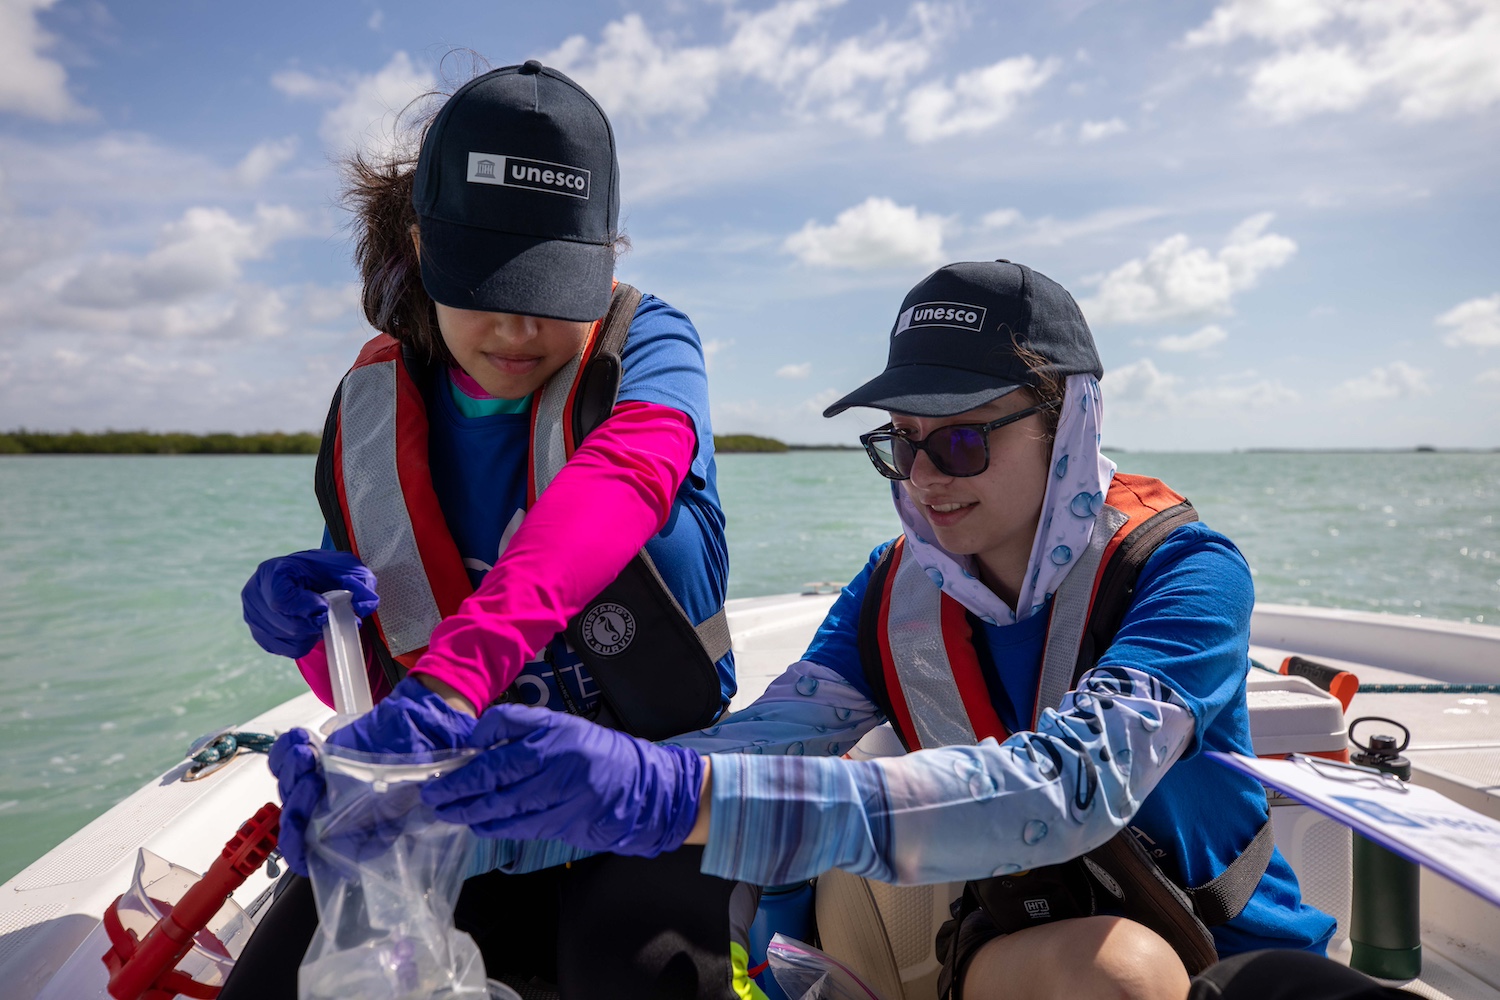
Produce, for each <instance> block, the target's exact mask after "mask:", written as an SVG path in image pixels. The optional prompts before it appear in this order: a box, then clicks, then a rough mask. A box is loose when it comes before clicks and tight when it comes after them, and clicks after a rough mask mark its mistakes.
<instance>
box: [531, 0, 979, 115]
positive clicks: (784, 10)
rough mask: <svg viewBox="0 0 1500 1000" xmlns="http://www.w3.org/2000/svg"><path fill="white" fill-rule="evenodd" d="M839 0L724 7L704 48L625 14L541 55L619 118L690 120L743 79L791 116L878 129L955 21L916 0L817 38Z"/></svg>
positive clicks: (784, 0)
mask: <svg viewBox="0 0 1500 1000" xmlns="http://www.w3.org/2000/svg"><path fill="white" fill-rule="evenodd" d="M844 2H845V0H782V2H780V3H776V4H774V5H773V6H771V7H768V8H766V9H764V10H761V11H756V12H753V13H751V12H746V11H741V10H737V9H735V8H734V7H733V5H732V4H729V5H726V11H725V32H726V35H727V37H726V39H725V40H724V41H723V42H721V43H719V44H705V45H681V44H678V43H677V42H676V41H675V39H673V38H672V36H671V35H670V34H667V33H654V32H653V31H652V30H651V29H650V27H648V26H647V24H646V21H645V19H644V18H643V17H641V15H639V14H635V13H631V14H626V15H625V16H624V17H622V18H620V19H619V20H618V21H612V22H610V23H609V24H607V25H605V27H604V29H603V30H602V31H601V32H600V36H599V40H598V41H597V42H591V41H590V40H589V39H588V38H586V37H584V36H583V35H574V36H572V37H570V38H568V39H567V40H566V41H564V42H563V43H562V45H560V46H559V47H558V48H557V49H555V50H553V51H552V52H550V53H547V54H546V55H544V56H543V57H542V61H543V62H545V63H547V64H549V65H553V66H557V67H558V68H559V69H562V70H564V71H565V72H567V73H568V74H569V75H570V76H572V77H573V78H574V79H576V80H577V81H578V82H579V83H581V84H582V85H583V86H584V87H585V88H586V89H587V90H588V91H589V92H590V93H591V94H593V95H594V96H595V97H596V98H598V100H599V101H600V103H602V104H603V105H604V106H605V108H606V109H607V110H608V111H609V112H610V114H611V115H614V116H616V117H632V118H635V119H637V120H646V119H650V118H655V117H661V116H671V117H674V118H677V119H679V120H685V121H694V120H696V119H699V118H701V117H703V116H704V115H706V114H707V113H708V111H709V109H710V108H711V107H712V105H713V102H714V100H715V99H716V98H717V97H718V95H719V94H720V92H721V91H722V90H723V89H724V88H725V87H727V86H729V85H732V84H734V83H737V82H741V81H748V82H753V83H758V84H761V85H764V86H768V87H770V88H771V89H773V90H775V91H776V92H777V93H779V94H780V95H781V96H782V97H783V99H784V100H785V102H786V108H787V110H789V111H791V112H792V113H794V114H796V115H799V116H802V117H807V118H811V119H822V120H828V119H831V120H834V121H840V122H844V123H846V124H849V125H851V126H853V127H855V128H858V129H860V130H862V131H865V132H869V133H878V132H880V131H881V130H882V129H883V128H884V126H885V121H886V118H887V117H888V116H889V114H890V113H891V112H892V111H893V110H894V109H895V108H896V106H897V104H898V102H899V97H900V94H901V93H902V92H904V90H906V89H907V84H908V81H909V80H911V79H912V78H913V77H914V76H915V75H916V74H918V73H920V72H921V71H922V70H924V69H925V68H927V66H928V65H929V64H930V63H931V62H932V59H933V56H934V53H935V52H936V50H937V46H938V44H939V43H940V42H941V41H942V40H943V38H945V37H946V36H947V35H948V34H950V33H951V25H952V23H953V21H954V17H953V16H952V15H951V14H949V13H948V12H947V10H946V9H945V8H943V7H939V6H938V5H935V4H925V3H918V4H916V5H914V6H913V8H912V10H911V13H910V14H909V16H908V17H907V18H906V21H905V23H904V24H902V25H901V26H900V27H898V28H894V29H892V28H890V27H888V26H887V25H885V24H884V23H880V24H877V25H876V26H875V27H874V28H871V29H870V30H868V31H865V32H863V33H861V34H857V35H851V36H847V37H844V38H830V37H828V36H827V35H826V34H817V35H814V32H815V30H816V29H817V28H818V27H819V26H820V25H821V24H822V23H823V22H824V19H825V16H826V15H827V14H828V12H829V11H831V10H832V9H834V8H836V7H840V6H842V5H843V4H844Z"/></svg>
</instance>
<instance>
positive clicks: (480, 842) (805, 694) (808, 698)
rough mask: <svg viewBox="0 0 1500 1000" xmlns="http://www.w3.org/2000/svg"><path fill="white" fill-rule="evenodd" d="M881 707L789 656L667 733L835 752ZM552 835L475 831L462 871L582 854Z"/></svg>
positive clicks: (706, 742) (757, 748)
mask: <svg viewBox="0 0 1500 1000" xmlns="http://www.w3.org/2000/svg"><path fill="white" fill-rule="evenodd" d="M883 718H884V717H883V716H882V715H881V714H880V711H879V710H878V709H877V708H876V707H875V706H874V705H873V704H872V703H871V702H870V700H869V699H868V698H866V697H865V696H864V695H863V694H861V693H860V692H859V690H858V689H857V688H855V687H854V686H853V685H852V684H850V683H849V682H848V681H847V680H845V679H844V677H843V675H842V674H839V673H838V672H837V671H834V670H830V669H828V668H827V667H824V666H821V665H820V664H817V663H812V662H809V661H807V660H801V661H798V662H797V663H794V664H792V665H791V666H790V667H788V668H787V669H786V671H785V672H784V673H783V674H782V675H781V676H780V677H778V678H776V680H774V681H772V682H771V683H770V685H769V686H768V687H767V688H766V690H765V693H764V694H762V695H761V696H760V697H759V698H757V699H756V700H755V702H754V703H753V704H751V705H749V706H747V707H745V708H743V709H741V710H740V711H738V712H735V713H734V714H733V715H727V716H725V717H724V718H723V719H721V720H719V722H718V724H717V725H714V726H710V727H709V728H708V729H703V730H699V731H698V732H694V733H686V734H684V735H682V736H678V737H675V738H674V739H671V740H668V741H666V742H668V743H675V744H677V745H679V746H685V747H690V748H691V749H694V750H697V751H698V752H699V753H701V754H704V755H707V754H714V753H746V754H791V755H793V756H796V755H800V754H811V755H823V754H826V755H834V756H836V755H838V754H841V753H844V752H845V751H846V750H848V749H849V748H850V747H852V746H853V745H854V744H856V743H858V742H859V738H860V737H861V736H863V735H864V734H865V733H867V732H869V731H870V730H871V729H873V728H874V727H875V726H877V725H879V724H880V722H881V721H883ZM592 853H593V852H592V851H585V850H580V849H579V848H576V847H571V846H569V845H567V844H564V843H562V842H561V841H556V840H527V841H515V840H490V839H487V838H484V837H479V838H476V842H475V844H474V849H473V852H472V854H471V855H470V859H469V869H468V872H467V874H466V875H465V877H466V878H468V877H473V876H475V875H482V874H484V873H485V872H488V871H495V870H499V871H503V872H506V873H507V874H511V875H519V874H522V873H524V872H534V871H539V870H541V869H543V868H551V867H552V866H554V865H560V864H563V863H564V862H568V861H577V860H579V859H581V858H586V857H588V856H589V855H590V854H592Z"/></svg>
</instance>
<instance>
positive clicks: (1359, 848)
mask: <svg viewBox="0 0 1500 1000" xmlns="http://www.w3.org/2000/svg"><path fill="white" fill-rule="evenodd" d="M1366 721H1379V722H1390V723H1391V724H1392V725H1394V726H1396V727H1398V728H1399V729H1400V730H1401V731H1402V732H1403V733H1404V734H1405V736H1406V738H1405V739H1404V740H1402V741H1401V743H1400V744H1399V745H1397V743H1396V738H1395V737H1394V736H1387V735H1384V734H1381V735H1377V736H1372V737H1371V738H1370V742H1369V745H1365V744H1362V743H1359V742H1358V741H1356V740H1355V739H1354V736H1353V733H1354V727H1355V726H1356V725H1358V724H1359V723H1361V722H1366ZM1349 733H1350V737H1349V738H1350V742H1352V743H1354V745H1355V746H1357V747H1359V751H1360V752H1358V753H1355V754H1351V755H1350V757H1349V760H1350V762H1351V763H1354V764H1360V765H1362V766H1364V767H1373V768H1377V769H1378V770H1381V771H1385V772H1386V773H1387V774H1394V775H1395V776H1396V777H1398V778H1400V779H1401V780H1402V781H1410V780H1411V761H1409V760H1407V759H1406V758H1405V757H1403V756H1401V751H1402V750H1405V749H1406V746H1407V744H1408V743H1410V742H1411V731H1410V730H1408V729H1407V728H1406V727H1405V726H1403V725H1401V724H1400V723H1399V722H1392V720H1390V719H1378V720H1377V719H1374V718H1368V719H1355V720H1354V722H1352V723H1350V724H1349ZM1421 874H1422V872H1421V868H1420V867H1418V865H1417V864H1416V862H1413V861H1408V860H1406V859H1405V858H1403V857H1401V856H1400V855H1398V854H1395V853H1393V852H1391V851H1388V850H1386V849H1385V848H1384V847H1381V846H1380V845H1379V844H1377V843H1375V842H1374V841H1372V840H1369V839H1367V838H1365V837H1363V836H1361V835H1360V834H1358V833H1356V834H1354V898H1353V907H1352V913H1351V919H1350V921H1349V942H1350V944H1352V945H1353V946H1354V950H1353V953H1352V954H1351V955H1350V956H1349V967H1350V968H1352V969H1357V970H1359V971H1360V972H1363V973H1364V974H1365V975H1367V976H1374V977H1375V978H1376V979H1395V980H1402V981H1405V980H1408V979H1415V978H1417V976H1419V975H1420V974H1421V972H1422V927H1421V915H1420V911H1421Z"/></svg>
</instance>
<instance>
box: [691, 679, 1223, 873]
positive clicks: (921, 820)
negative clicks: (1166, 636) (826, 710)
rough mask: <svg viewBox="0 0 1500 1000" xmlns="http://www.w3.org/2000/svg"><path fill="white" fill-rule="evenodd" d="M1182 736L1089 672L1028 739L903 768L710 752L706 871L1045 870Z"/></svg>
mask: <svg viewBox="0 0 1500 1000" xmlns="http://www.w3.org/2000/svg"><path fill="white" fill-rule="evenodd" d="M1192 733H1193V717H1192V715H1191V713H1190V712H1189V711H1188V709H1187V707H1186V705H1185V704H1184V703H1183V701H1182V699H1181V698H1180V697H1179V696H1178V695H1177V694H1176V692H1174V691H1173V690H1171V689H1170V688H1169V687H1167V686H1166V685H1165V684H1163V683H1162V682H1161V681H1160V680H1158V679H1157V678H1155V677H1152V676H1151V675H1149V674H1146V673H1143V672H1141V671H1138V670H1133V669H1130V668H1125V667H1099V668H1095V669H1094V670H1091V671H1089V672H1088V673H1087V674H1085V675H1084V677H1083V678H1082V679H1081V680H1080V682H1079V686H1078V690H1076V691H1073V692H1070V693H1069V694H1068V696H1067V697H1066V698H1065V699H1064V700H1063V704H1062V710H1061V711H1053V710H1051V709H1047V710H1045V711H1044V712H1043V713H1042V718H1041V720H1040V722H1039V724H1038V726H1037V730H1036V732H1030V733H1017V734H1016V735H1014V736H1012V737H1010V738H1009V739H1007V740H1006V741H1005V742H1004V743H997V742H995V740H993V739H987V740H985V741H984V742H982V743H980V744H979V745H978V746H974V747H941V748H936V749H932V750H920V751H918V752H916V753H911V754H907V755H906V756H904V757H890V758H881V759H878V760H871V761H850V760H840V759H838V758H830V757H811V756H807V757H791V756H779V757H778V756H764V755H749V754H733V753H715V754H713V756H712V758H711V760H712V762H713V814H712V818H711V820H710V823H709V835H708V846H707V848H706V849H705V851H704V858H703V871H704V872H705V873H707V874H710V875H718V876H720V877H722V878H729V879H740V880H743V881H747V882H753V883H756V884H759V885H780V884H784V883H787V882H793V881H797V880H799V879H806V878H811V877H813V876H815V875H817V874H819V873H820V872H823V871H826V870H828V869H829V868H843V869H846V870H848V871H851V872H854V873H855V874H857V875H863V876H866V877H868V878H874V879H878V880H880V881H884V882H895V883H900V884H918V883H925V882H947V881H956V880H960V879H974V878H982V877H985V876H989V875H995V874H1002V873H1005V872H1016V871H1021V870H1023V869H1028V868H1035V867H1038V866H1041V865H1048V864H1056V863H1058V862H1061V861H1066V860H1068V859H1070V858H1074V857H1077V856H1079V855H1080V854H1083V853H1084V852H1086V851H1089V850H1092V849H1093V848H1095V847H1097V846H1099V845H1100V844H1102V843H1104V841H1106V840H1108V839H1109V838H1110V837H1111V836H1113V835H1114V834H1115V832H1116V831H1118V830H1120V829H1121V828H1123V827H1124V825H1125V824H1126V823H1127V822H1128V821H1129V819H1130V817H1131V816H1133V815H1134V814H1135V811H1136V810H1137V809H1138V808H1139V807H1140V804H1141V802H1142V801H1143V800H1144V799H1145V798H1146V796H1147V795H1149V794H1150V792H1151V790H1152V789H1153V788H1155V787H1156V783H1157V782H1158V781H1159V780H1160V779H1161V776H1162V775H1163V774H1165V773H1166V771H1167V769H1168V768H1169V767H1171V765H1172V763H1173V762H1174V761H1176V760H1177V758H1178V756H1179V755H1180V754H1181V753H1182V750H1183V747H1184V745H1185V744H1186V743H1187V742H1188V741H1189V740H1190V739H1191V737H1192Z"/></svg>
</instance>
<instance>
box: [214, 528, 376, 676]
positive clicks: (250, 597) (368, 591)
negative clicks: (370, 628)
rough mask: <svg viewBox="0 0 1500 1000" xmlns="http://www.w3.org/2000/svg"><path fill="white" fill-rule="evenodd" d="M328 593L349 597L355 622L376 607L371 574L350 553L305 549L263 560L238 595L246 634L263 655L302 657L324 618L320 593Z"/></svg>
mask: <svg viewBox="0 0 1500 1000" xmlns="http://www.w3.org/2000/svg"><path fill="white" fill-rule="evenodd" d="M330 590H347V591H349V592H350V593H351V594H353V595H354V613H355V614H356V615H358V616H359V617H360V618H365V617H366V616H368V615H370V614H371V613H373V612H374V611H375V609H376V607H377V606H378V605H379V604H380V597H379V595H377V594H376V593H375V574H374V573H372V572H370V570H369V569H368V568H367V567H366V566H365V565H364V563H362V562H360V561H359V559H358V558H357V557H356V556H354V555H353V554H352V553H349V552H334V551H331V550H328V549H310V550H308V551H306V552H293V553H292V554H291V555H286V556H278V557H277V558H275V559H267V560H266V561H265V562H263V563H261V564H260V565H259V566H258V567H256V570H255V573H254V574H253V575H252V576H251V577H250V580H249V581H248V582H247V583H246V584H245V589H244V590H242V591H240V602H241V604H242V605H243V606H244V609H245V624H247V625H249V626H250V635H251V636H252V637H253V638H254V639H255V641H256V642H257V643H258V644H259V645H260V648H261V649H264V650H265V651H266V652H268V653H274V654H276V655H277V656H289V657H291V658H292V659H294V660H295V659H297V658H299V657H303V656H306V655H307V654H308V653H309V652H311V651H312V648H313V646H315V645H317V642H318V640H319V639H320V638H322V636H323V623H324V622H325V621H326V620H327V618H328V602H327V601H325V600H323V594H324V593H325V592H327V591H330Z"/></svg>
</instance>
